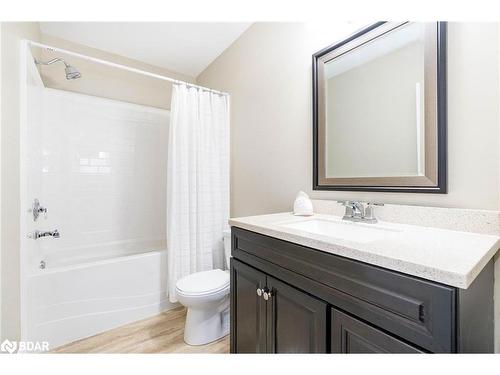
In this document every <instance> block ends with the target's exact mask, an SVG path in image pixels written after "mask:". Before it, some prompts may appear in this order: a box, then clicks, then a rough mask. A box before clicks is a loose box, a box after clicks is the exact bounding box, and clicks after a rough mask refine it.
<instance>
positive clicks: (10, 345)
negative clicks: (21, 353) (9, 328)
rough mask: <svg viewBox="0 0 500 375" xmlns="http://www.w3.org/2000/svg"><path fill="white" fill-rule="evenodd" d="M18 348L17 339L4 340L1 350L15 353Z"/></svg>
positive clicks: (0, 346)
mask: <svg viewBox="0 0 500 375" xmlns="http://www.w3.org/2000/svg"><path fill="white" fill-rule="evenodd" d="M16 350H17V342H15V341H10V340H4V342H2V344H1V345H0V351H2V352H7V353H10V354H12V353H14V352H15V351H16Z"/></svg>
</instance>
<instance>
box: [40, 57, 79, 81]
mask: <svg viewBox="0 0 500 375" xmlns="http://www.w3.org/2000/svg"><path fill="white" fill-rule="evenodd" d="M56 62H62V63H63V64H64V66H65V68H64V71H65V72H66V79H67V80H68V81H69V80H72V79H78V78H80V77H81V76H82V73H80V72H79V71H78V69H76V68H75V67H74V66H72V65H69V64H68V63H67V62H66V61H64V60H63V59H61V58H55V59H52V60H50V61H47V62H45V61H38V60H35V64H38V65H52V64H54V63H56Z"/></svg>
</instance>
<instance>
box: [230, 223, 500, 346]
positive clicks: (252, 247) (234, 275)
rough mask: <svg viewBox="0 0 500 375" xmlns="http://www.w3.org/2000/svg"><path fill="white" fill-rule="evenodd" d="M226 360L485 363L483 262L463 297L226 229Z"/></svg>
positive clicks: (487, 306) (488, 293) (489, 319)
mask: <svg viewBox="0 0 500 375" xmlns="http://www.w3.org/2000/svg"><path fill="white" fill-rule="evenodd" d="M231 237H232V256H233V258H232V259H231V352H232V353H468V352H472V353H474V352H476V353H477V352H479V353H492V352H493V350H494V348H493V345H494V344H493V342H494V327H493V261H490V262H489V263H488V264H487V265H486V266H485V267H484V269H483V270H482V272H481V273H480V274H479V275H478V276H477V278H476V279H475V280H474V282H473V283H472V284H471V285H470V287H469V288H467V289H460V288H456V287H452V286H447V285H443V284H439V283H436V282H432V281H428V280H425V279H422V278H418V277H414V276H410V275H406V274H403V273H400V272H395V271H391V270H388V269H385V268H381V267H377V266H373V265H370V264H367V263H363V262H359V261H355V260H352V259H348V258H344V257H340V256H337V255H333V254H330V253H327V252H324V251H320V250H315V249H312V248H308V247H304V246H301V245H298V244H294V243H291V242H287V241H283V240H279V239H276V238H273V237H269V236H265V235H262V234H258V233H255V232H251V231H248V230H244V229H241V228H237V227H233V228H232V235H231Z"/></svg>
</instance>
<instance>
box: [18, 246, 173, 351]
mask: <svg viewBox="0 0 500 375" xmlns="http://www.w3.org/2000/svg"><path fill="white" fill-rule="evenodd" d="M166 274H167V263H166V251H164V250H161V251H151V252H146V253H142V254H136V255H127V256H121V257H117V258H109V259H105V260H97V261H93V262H87V263H80V264H75V265H66V266H57V267H51V263H48V264H47V268H46V269H40V270H37V271H36V272H34V273H32V274H31V275H30V276H28V277H27V290H28V295H27V296H26V297H27V298H26V311H27V316H26V320H27V327H26V328H27V329H26V331H25V338H24V339H25V340H30V341H48V342H49V346H50V348H55V347H58V346H61V345H64V344H67V343H70V342H73V341H75V340H79V339H82V338H85V337H89V336H92V335H95V334H97V333H99V332H103V331H107V330H109V329H112V328H115V327H118V326H121V325H124V324H127V323H130V322H133V321H136V320H140V319H144V318H147V317H149V316H153V315H156V314H158V313H160V312H161V311H164V310H168V309H171V308H173V307H175V306H176V305H174V304H171V303H170V302H168V298H167V294H166V290H167V289H166V279H167V277H166Z"/></svg>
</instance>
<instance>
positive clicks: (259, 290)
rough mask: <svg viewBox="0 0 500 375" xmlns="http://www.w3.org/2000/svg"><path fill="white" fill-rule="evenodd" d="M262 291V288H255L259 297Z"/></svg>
mask: <svg viewBox="0 0 500 375" xmlns="http://www.w3.org/2000/svg"><path fill="white" fill-rule="evenodd" d="M263 292H264V290H262V289H261V288H257V295H258V296H259V297H261V296H262V293H263Z"/></svg>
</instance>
